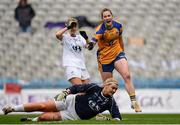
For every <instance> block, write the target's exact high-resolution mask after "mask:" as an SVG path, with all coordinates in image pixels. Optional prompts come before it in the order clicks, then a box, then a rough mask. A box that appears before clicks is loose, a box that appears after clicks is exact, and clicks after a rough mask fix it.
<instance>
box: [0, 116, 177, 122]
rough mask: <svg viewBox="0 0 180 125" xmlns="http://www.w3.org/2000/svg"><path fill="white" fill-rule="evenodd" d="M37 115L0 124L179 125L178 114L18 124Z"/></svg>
mask: <svg viewBox="0 0 180 125" xmlns="http://www.w3.org/2000/svg"><path fill="white" fill-rule="evenodd" d="M34 116H37V114H34V115H33V114H23V115H22V114H21V115H20V114H18V115H16V114H13V115H0V124H180V114H122V117H123V121H96V120H95V119H94V118H93V119H91V120H78V121H51V122H20V118H22V117H34Z"/></svg>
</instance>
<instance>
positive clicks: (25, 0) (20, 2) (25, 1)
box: [19, 0, 27, 5]
mask: <svg viewBox="0 0 180 125" xmlns="http://www.w3.org/2000/svg"><path fill="white" fill-rule="evenodd" d="M22 2H24V3H25V4H27V0H19V5H21V4H22Z"/></svg>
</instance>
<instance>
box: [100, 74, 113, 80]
mask: <svg viewBox="0 0 180 125" xmlns="http://www.w3.org/2000/svg"><path fill="white" fill-rule="evenodd" d="M100 73H101V78H102V80H103V82H104V81H105V80H106V79H108V78H112V76H113V75H112V73H111V72H100Z"/></svg>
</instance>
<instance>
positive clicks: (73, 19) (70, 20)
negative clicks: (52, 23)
mask: <svg viewBox="0 0 180 125" xmlns="http://www.w3.org/2000/svg"><path fill="white" fill-rule="evenodd" d="M72 22H75V23H76V24H77V25H78V20H77V19H75V18H73V17H70V18H68V20H67V22H66V24H67V25H68V24H70V23H72Z"/></svg>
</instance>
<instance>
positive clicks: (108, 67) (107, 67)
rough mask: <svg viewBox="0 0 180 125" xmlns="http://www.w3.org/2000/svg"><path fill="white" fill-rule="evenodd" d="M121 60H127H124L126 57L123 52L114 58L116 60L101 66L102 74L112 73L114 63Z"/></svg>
mask: <svg viewBox="0 0 180 125" xmlns="http://www.w3.org/2000/svg"><path fill="white" fill-rule="evenodd" d="M123 58H125V59H126V60H127V58H126V56H125V53H124V52H121V53H119V55H118V56H117V57H116V59H115V60H113V61H112V62H111V63H110V64H101V65H102V66H101V67H102V71H103V72H113V70H114V63H115V62H116V61H118V60H120V59H123Z"/></svg>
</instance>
